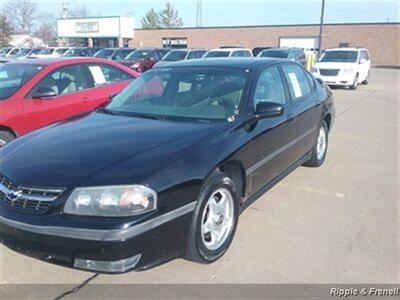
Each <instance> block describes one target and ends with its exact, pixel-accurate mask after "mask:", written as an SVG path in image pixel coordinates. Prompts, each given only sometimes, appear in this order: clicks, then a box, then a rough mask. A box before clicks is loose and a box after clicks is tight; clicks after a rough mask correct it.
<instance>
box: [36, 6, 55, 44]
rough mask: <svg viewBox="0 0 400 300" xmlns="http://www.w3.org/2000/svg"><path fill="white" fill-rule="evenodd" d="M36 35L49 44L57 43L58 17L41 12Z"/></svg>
mask: <svg viewBox="0 0 400 300" xmlns="http://www.w3.org/2000/svg"><path fill="white" fill-rule="evenodd" d="M38 19H39V20H40V21H38V26H37V29H36V31H35V32H34V36H35V37H37V38H39V39H41V40H42V41H43V42H44V43H45V44H47V45H49V46H56V45H57V19H56V18H55V16H54V15H53V14H49V13H45V12H43V13H41V14H40V15H39V18H38Z"/></svg>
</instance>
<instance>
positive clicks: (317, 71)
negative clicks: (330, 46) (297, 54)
mask: <svg viewBox="0 0 400 300" xmlns="http://www.w3.org/2000/svg"><path fill="white" fill-rule="evenodd" d="M311 73H319V70H318V68H316V67H312V68H311Z"/></svg>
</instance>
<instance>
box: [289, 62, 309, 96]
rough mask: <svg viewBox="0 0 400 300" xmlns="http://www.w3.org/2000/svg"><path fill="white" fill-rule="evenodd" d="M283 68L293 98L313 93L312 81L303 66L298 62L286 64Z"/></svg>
mask: <svg viewBox="0 0 400 300" xmlns="http://www.w3.org/2000/svg"><path fill="white" fill-rule="evenodd" d="M282 69H283V73H284V75H285V78H286V81H287V82H288V85H289V91H290V96H291V97H292V99H294V100H297V99H300V98H302V97H304V96H306V95H308V94H310V93H311V91H312V87H311V85H310V81H309V79H308V78H307V75H306V73H305V72H304V70H303V68H302V67H300V66H298V65H296V64H284V65H282Z"/></svg>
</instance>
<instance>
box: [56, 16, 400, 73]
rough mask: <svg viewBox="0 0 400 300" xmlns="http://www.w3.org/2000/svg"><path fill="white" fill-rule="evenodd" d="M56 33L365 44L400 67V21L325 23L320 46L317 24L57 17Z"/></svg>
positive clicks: (104, 41) (181, 42)
mask: <svg viewBox="0 0 400 300" xmlns="http://www.w3.org/2000/svg"><path fill="white" fill-rule="evenodd" d="M58 34H59V36H60V37H65V38H68V37H70V38H82V39H84V40H86V41H87V44H88V45H94V46H107V47H110V46H120V47H121V46H128V45H129V46H130V47H165V48H186V47H188V48H206V49H210V48H218V47H220V46H243V47H246V48H254V47H300V48H304V49H306V50H309V51H316V50H318V49H319V47H320V46H321V48H322V50H323V49H326V48H332V47H339V46H342V47H346V46H350V47H365V48H367V49H368V50H369V51H370V54H371V57H372V63H373V64H374V65H390V66H393V65H395V66H400V58H399V42H400V41H399V38H400V37H399V34H400V23H398V22H396V23H393V22H388V23H346V24H343V23H340V24H325V25H324V31H323V36H322V44H321V45H320V41H319V38H318V35H319V25H318V24H301V25H265V26H230V27H196V28H195V27H189V28H176V29H134V21H133V19H132V18H130V17H102V18H85V19H59V20H58Z"/></svg>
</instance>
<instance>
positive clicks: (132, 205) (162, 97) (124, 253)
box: [0, 58, 334, 273]
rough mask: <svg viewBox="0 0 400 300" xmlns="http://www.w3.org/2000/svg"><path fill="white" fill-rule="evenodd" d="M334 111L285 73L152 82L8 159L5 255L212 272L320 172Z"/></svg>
mask: <svg viewBox="0 0 400 300" xmlns="http://www.w3.org/2000/svg"><path fill="white" fill-rule="evenodd" d="M332 101H333V100H332V95H331V92H330V90H329V89H328V88H327V87H325V86H324V85H322V84H320V83H319V82H317V81H316V80H315V79H314V78H313V77H312V76H311V75H310V74H309V73H308V72H307V71H306V70H305V69H304V68H303V67H301V66H300V65H299V64H297V63H294V62H290V61H283V60H273V59H262V58H247V59H229V60H228V59H213V60H207V61H203V60H197V61H196V60H195V61H185V62H177V63H172V64H170V65H168V66H167V67H165V68H157V69H154V70H150V71H148V72H146V73H144V74H143V75H141V76H140V77H139V78H138V79H136V80H135V81H133V82H132V83H131V84H130V85H129V86H128V87H127V88H125V89H124V90H123V91H122V92H121V93H120V94H118V95H116V96H115V98H114V99H113V101H112V102H111V103H110V104H108V105H107V106H106V107H104V108H102V109H99V110H98V111H96V112H92V113H90V114H87V115H81V116H76V117H74V118H71V119H69V120H65V121H63V122H59V123H57V124H53V125H51V126H49V127H46V128H43V129H40V130H38V131H35V132H33V133H31V134H28V135H26V136H24V137H22V138H19V139H16V140H15V141H13V142H11V143H10V144H8V145H6V146H5V147H3V148H1V149H0V235H1V241H2V242H3V243H4V244H5V245H6V246H8V247H10V248H12V249H15V250H16V251H19V252H22V253H24V254H27V255H30V256H33V257H37V258H39V259H42V260H45V261H48V262H53V263H57V264H62V265H66V266H70V267H75V268H79V269H86V270H93V271H98V272H110V273H115V272H125V271H127V270H131V269H141V270H143V269H147V268H149V267H151V266H154V265H157V264H160V263H162V262H164V261H167V260H170V259H172V258H175V257H179V256H184V257H185V258H187V259H190V260H193V261H196V262H200V263H210V262H213V261H215V260H217V259H219V258H220V257H221V256H222V255H223V254H224V253H225V252H226V251H227V249H228V248H229V246H230V244H231V242H232V239H233V237H234V234H235V229H236V226H237V222H238V216H239V214H240V213H241V212H242V211H243V210H244V209H245V208H246V207H248V206H249V205H250V204H251V203H252V202H253V201H254V200H256V199H257V197H259V196H260V195H262V193H264V192H265V191H266V190H268V189H269V188H271V187H272V186H273V185H274V184H275V183H277V182H278V181H279V180H281V179H282V178H283V177H285V176H286V175H287V174H289V173H290V172H291V171H292V170H294V169H295V168H296V167H298V166H300V165H308V166H313V167H317V166H320V165H321V164H322V163H323V162H324V160H325V156H326V153H327V146H328V133H329V130H330V129H331V127H332V124H333V120H334V106H333V102H332Z"/></svg>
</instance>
